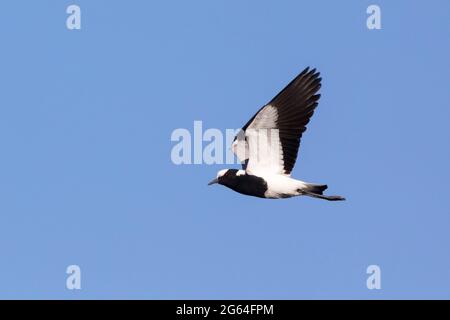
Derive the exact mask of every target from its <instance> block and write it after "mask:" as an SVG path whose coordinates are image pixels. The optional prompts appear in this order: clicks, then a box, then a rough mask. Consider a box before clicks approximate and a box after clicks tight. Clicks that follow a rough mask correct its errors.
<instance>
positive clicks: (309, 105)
mask: <svg viewBox="0 0 450 320" xmlns="http://www.w3.org/2000/svg"><path fill="white" fill-rule="evenodd" d="M319 76H320V73H319V72H316V69H312V70H309V67H308V68H306V69H305V70H303V71H302V72H301V73H300V74H299V75H298V76H297V77H296V78H295V79H294V80H292V81H291V82H290V83H289V84H288V85H287V86H286V87H285V88H284V89H283V90H282V91H281V92H280V93H279V94H278V95H276V96H275V98H273V99H272V100H271V101H270V102H269V103H268V104H266V105H265V106H263V107H262V108H261V109H260V110H259V111H258V112H257V113H256V114H255V115H254V116H253V117H252V118H251V119H250V120H249V121H248V122H247V124H246V125H245V126H244V127H243V128H242V130H241V131H240V132H239V134H238V135H237V136H236V137H235V138H234V141H233V144H232V146H231V149H232V151H233V152H234V153H235V154H236V156H237V158H238V159H239V160H240V161H241V162H242V170H237V169H224V170H220V171H219V172H218V173H217V177H216V178H215V179H214V180H212V181H211V182H210V183H209V185H211V184H215V183H218V184H221V185H224V186H226V187H228V188H230V189H232V190H234V191H236V192H239V193H242V194H245V195H249V196H255V197H260V198H270V199H280V198H290V197H295V196H302V195H304V196H310V197H314V198H319V199H325V200H329V201H338V200H345V198H343V197H340V196H327V195H324V194H323V192H324V191H325V189H327V185H322V184H313V183H307V182H303V181H300V180H296V179H293V178H291V171H292V169H293V168H294V165H295V161H296V160H297V154H298V149H299V146H300V140H301V138H302V135H303V132H305V130H306V125H307V124H308V122H309V120H310V119H311V117H312V115H313V113H314V110H315V108H316V107H317V105H318V101H319V98H320V94H317V92H318V91H319V89H320V86H321V84H320V81H321V78H320V77H319Z"/></svg>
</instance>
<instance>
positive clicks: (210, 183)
mask: <svg viewBox="0 0 450 320" xmlns="http://www.w3.org/2000/svg"><path fill="white" fill-rule="evenodd" d="M215 183H219V179H217V178H215V179H213V180H211V181H210V182H209V183H208V186H210V185H212V184H215Z"/></svg>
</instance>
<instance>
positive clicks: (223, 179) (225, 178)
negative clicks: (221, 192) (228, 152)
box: [208, 169, 238, 186]
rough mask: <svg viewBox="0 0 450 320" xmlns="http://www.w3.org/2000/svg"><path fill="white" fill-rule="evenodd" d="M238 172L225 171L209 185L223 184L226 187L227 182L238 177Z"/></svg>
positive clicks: (219, 173) (221, 171)
mask: <svg viewBox="0 0 450 320" xmlns="http://www.w3.org/2000/svg"><path fill="white" fill-rule="evenodd" d="M237 171H238V170H236V169H223V170H220V171H219V172H217V176H216V177H215V178H214V179H213V180H211V181H210V182H209V183H208V186H210V185H212V184H216V183H218V184H223V185H226V182H227V181H228V180H230V179H232V178H233V177H236V173H237Z"/></svg>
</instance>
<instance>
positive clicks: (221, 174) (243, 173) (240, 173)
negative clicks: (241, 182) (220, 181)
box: [217, 169, 245, 178]
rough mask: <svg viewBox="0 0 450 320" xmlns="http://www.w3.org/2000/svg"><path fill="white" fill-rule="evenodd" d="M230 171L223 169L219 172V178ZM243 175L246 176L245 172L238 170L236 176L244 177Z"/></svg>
mask: <svg viewBox="0 0 450 320" xmlns="http://www.w3.org/2000/svg"><path fill="white" fill-rule="evenodd" d="M228 170H229V169H223V170H220V171H219V172H217V178H220V177H222V176H224V175H225V174H226V173H227V172H228ZM242 175H245V170H238V171H237V172H236V176H242Z"/></svg>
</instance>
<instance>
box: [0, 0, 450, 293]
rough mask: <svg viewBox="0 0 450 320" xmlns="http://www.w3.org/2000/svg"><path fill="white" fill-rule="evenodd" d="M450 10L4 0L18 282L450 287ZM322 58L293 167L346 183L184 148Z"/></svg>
mask: <svg viewBox="0 0 450 320" xmlns="http://www.w3.org/2000/svg"><path fill="white" fill-rule="evenodd" d="M372 3H375V4H378V5H379V6H380V7H381V14H382V30H371V31H370V30H368V29H367V27H366V18H367V14H366V8H367V6H368V5H370V4H372ZM70 4H77V5H79V6H80V7H81V10H82V29H81V30H74V31H69V30H68V29H67V28H66V25H65V21H66V17H67V14H66V12H65V11H66V8H67V6H68V5H70ZM449 21H450V3H449V2H448V1H444V0H441V1H437V0H436V1H421V2H420V3H419V2H415V3H414V4H413V3H411V1H406V0H403V1H395V2H393V1H386V0H383V1H382V0H378V1H339V2H338V1H257V2H256V1H206V0H205V1H188V2H187V1H143V0H141V1H138V0H136V1H101V0H97V1H86V0H74V1H50V0H46V1H43V0H41V1H5V2H4V3H2V10H1V12H0V39H1V41H2V46H1V47H2V49H1V51H0V58H1V59H0V67H1V68H0V69H1V72H0V86H1V88H2V90H1V94H0V148H1V153H0V154H1V157H0V195H1V196H0V199H1V201H0V254H1V263H0V298H61V299H73V298H83V299H91V298H138V299H147V298H151V299H155V298H156V299H170V298H190V299H195V298H204V299H205V298H255V299H258V298H266V299H271V298H273V299H278V298H285V299H300V298H306V299H309V298H325V299H329V298H339V299H347V298H361V299H380V298H386V299H393V298H447V299H448V298H450V232H449V231H450V230H449V227H450V197H449V195H448V191H449V180H450V172H449V171H450V170H449V167H448V166H449V165H448V164H449V163H450V151H449V138H450V127H449V125H448V121H449V118H450V110H449V105H450V90H449V87H448V86H449V82H450V81H449V77H450V62H449V59H448V57H450V42H449V41H448V39H449V35H450V22H449ZM306 66H312V67H316V68H318V70H319V71H320V72H321V73H322V77H323V86H322V89H321V93H322V98H321V101H320V104H319V107H318V109H317V112H316V113H315V115H314V118H313V119H312V121H311V123H310V125H309V128H308V131H307V133H306V134H305V135H304V138H303V141H302V146H301V151H300V156H299V160H298V162H297V166H296V167H295V169H294V172H293V175H294V176H295V177H296V178H299V179H302V180H305V181H312V182H320V183H326V184H328V185H329V187H330V188H329V193H331V194H342V195H344V196H346V197H347V201H346V202H343V203H332V202H331V203H330V202H324V201H320V200H317V199H311V198H293V199H287V200H279V201H271V200H262V199H257V198H252V197H244V196H241V195H239V194H237V193H233V192H232V191H230V190H228V189H225V188H223V187H207V185H206V183H207V182H208V181H209V180H210V179H211V178H213V177H214V176H215V174H216V172H217V171H218V170H220V169H222V168H225V167H227V166H225V165H181V166H176V165H174V164H173V163H172V162H171V159H170V152H171V149H172V147H173V146H174V143H173V142H171V141H170V135H171V133H172V131H173V130H174V129H176V128H187V129H189V130H192V128H193V122H194V121H195V120H201V121H203V126H204V127H205V128H219V129H222V130H224V129H226V128H239V127H240V126H241V125H243V124H244V123H245V122H246V121H247V120H248V119H249V118H250V117H251V116H252V115H253V113H254V112H255V111H256V110H257V109H258V108H259V107H260V106H261V105H262V104H264V103H266V102H268V101H269V100H270V99H271V98H272V97H273V96H274V95H275V94H276V93H277V92H278V91H279V90H280V89H281V88H282V87H283V86H284V85H285V84H286V83H287V82H289V81H290V80H291V79H292V78H293V77H294V76H295V75H296V74H297V73H298V72H300V71H301V70H302V69H303V68H304V67H306ZM72 264H76V265H79V266H80V268H81V270H82V289H81V290H74V291H70V290H67V289H66V277H67V275H66V273H65V271H66V268H67V266H69V265H72ZM372 264H376V265H379V266H380V268H381V273H382V275H381V281H382V289H381V290H368V289H367V287H366V279H367V277H368V275H367V274H366V268H367V266H369V265H372Z"/></svg>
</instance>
